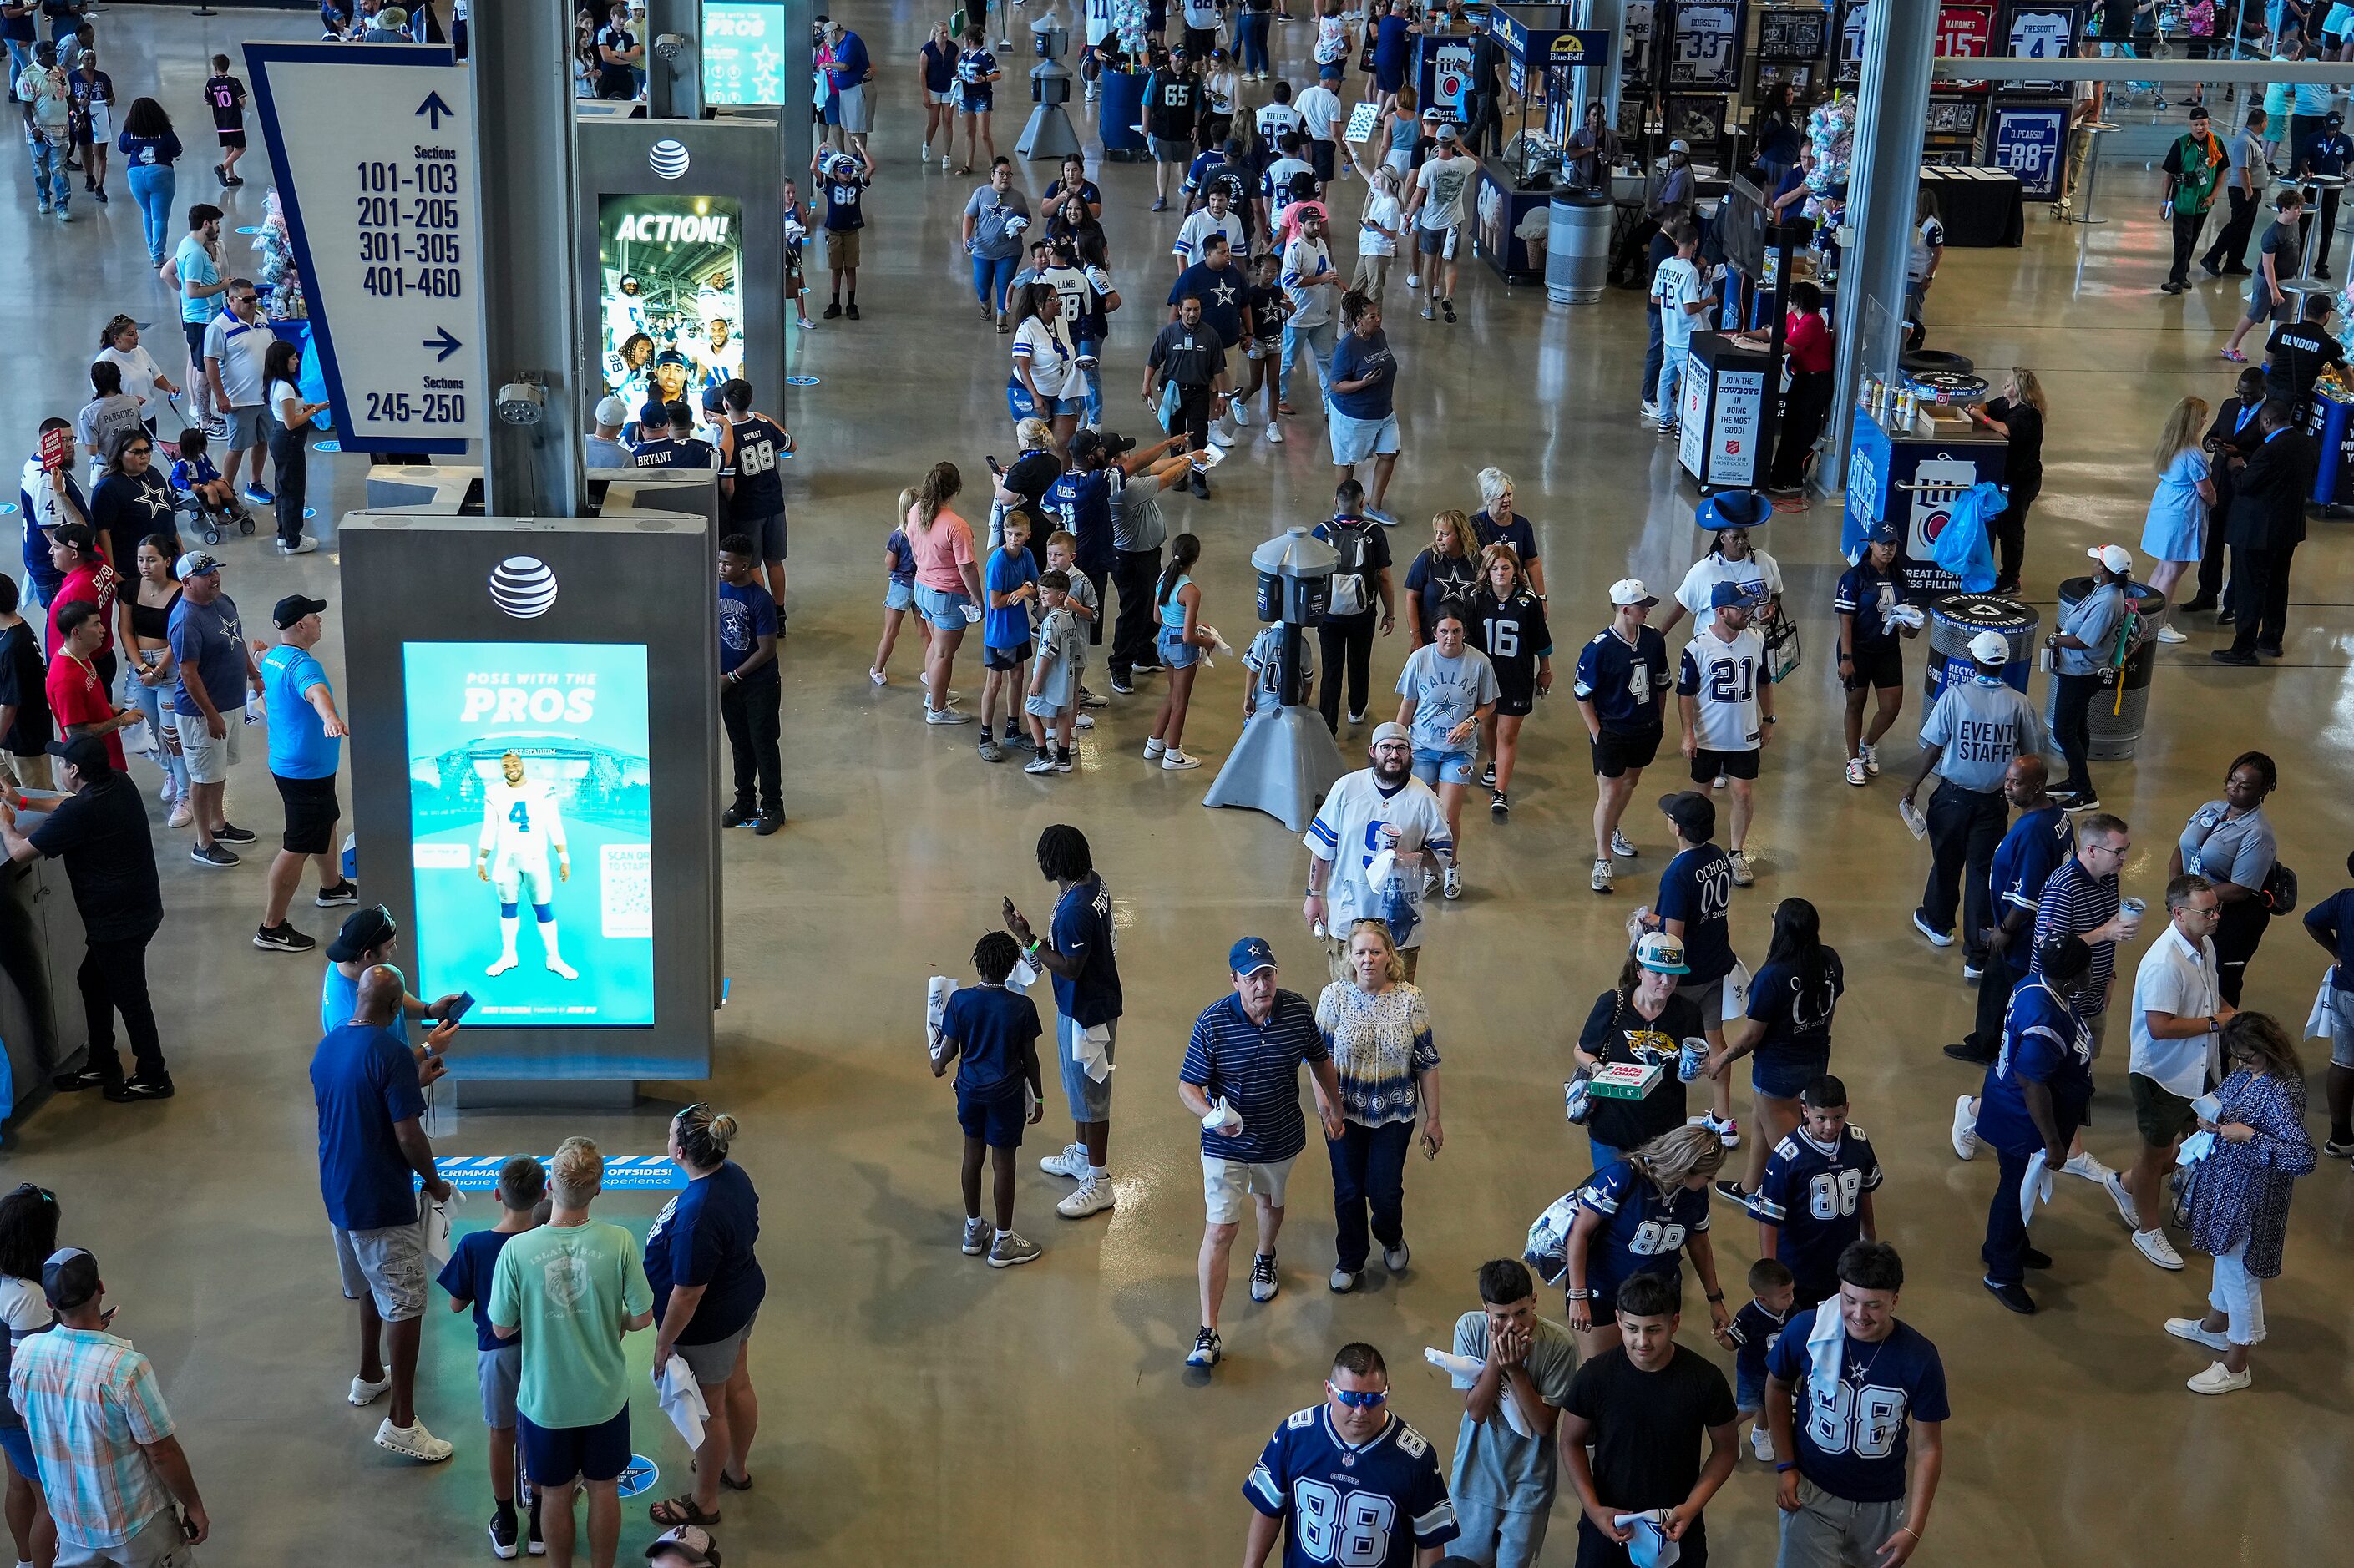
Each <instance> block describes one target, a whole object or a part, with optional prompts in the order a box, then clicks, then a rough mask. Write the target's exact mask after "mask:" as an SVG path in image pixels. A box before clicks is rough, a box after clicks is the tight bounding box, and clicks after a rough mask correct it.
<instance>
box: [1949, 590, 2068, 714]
mask: <svg viewBox="0 0 2354 1568" xmlns="http://www.w3.org/2000/svg"><path fill="white" fill-rule="evenodd" d="M2042 623H2043V618H2042V617H2041V616H2040V615H2038V614H2037V613H2036V612H2035V609H2034V608H2033V607H2032V606H2031V605H2024V604H2021V603H2020V602H2019V601H2018V600H2017V599H2005V598H2003V597H2002V596H2000V595H1999V594H1991V593H1956V594H1947V595H1946V597H1945V598H1943V599H1938V600H1936V601H1935V603H1933V604H1931V605H1930V606H1929V661H1928V668H1927V669H1926V670H1925V671H1924V672H1923V673H1922V676H1921V722H1922V723H1923V724H1926V723H1928V722H1929V714H1930V711H1931V710H1932V709H1934V708H1935V707H1936V705H1937V699H1938V697H1939V696H1940V695H1942V694H1944V692H1945V690H1946V683H1947V682H1949V681H1952V680H1954V679H1956V678H1959V677H1967V675H1968V674H1969V673H1970V672H1971V670H1972V669H1973V668H1974V667H1975V664H1974V662H1973V661H1972V660H1971V658H1970V639H1971V638H1973V637H1976V636H1977V635H1978V633H1979V632H1981V631H1994V632H1999V633H2000V634H2001V635H2002V640H2003V641H2005V642H2007V643H2009V645H2010V651H2009V654H2008V655H2007V656H2006V657H2005V659H2004V661H2003V666H2002V678H2003V680H2004V682H2005V683H2007V684H2009V685H2010V686H2011V687H2013V688H2015V689H2016V690H2018V691H2020V692H2021V693H2024V692H2025V691H2026V690H2027V677H2028V673H2029V672H2030V671H2031V670H2032V669H2034V667H2035V642H2036V633H2037V630H2038V629H2039V628H2040V627H2041V625H2042Z"/></svg>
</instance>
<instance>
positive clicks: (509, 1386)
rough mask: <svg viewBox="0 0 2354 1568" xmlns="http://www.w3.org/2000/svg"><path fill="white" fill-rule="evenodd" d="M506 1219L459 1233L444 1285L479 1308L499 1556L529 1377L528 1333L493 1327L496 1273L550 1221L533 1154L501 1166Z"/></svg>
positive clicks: (510, 1516)
mask: <svg viewBox="0 0 2354 1568" xmlns="http://www.w3.org/2000/svg"><path fill="white" fill-rule="evenodd" d="M498 1194H499V1223H498V1224H495V1225H493V1226H492V1227H491V1228H490V1229H489V1230H486V1231H473V1232H471V1233H469V1234H466V1235H463V1236H461V1237H459V1238H458V1243H457V1245H455V1246H453V1247H451V1249H450V1261H449V1262H448V1263H446V1264H444V1265H442V1266H441V1275H440V1286H441V1288H442V1289H444V1290H446V1291H448V1292H449V1293H450V1310H451V1311H452V1312H463V1311H465V1310H467V1309H468V1308H472V1310H473V1314H474V1381H475V1383H477V1384H478V1385H480V1387H481V1389H482V1424H483V1425H485V1426H488V1427H489V1428H490V1429H491V1499H492V1501H493V1504H495V1505H496V1507H495V1511H494V1512H493V1515H492V1517H491V1541H492V1542H493V1544H494V1545H495V1546H497V1547H498V1548H499V1551H500V1555H501V1556H504V1557H512V1556H514V1552H515V1511H514V1490H515V1463H516V1459H515V1455H516V1450H515V1384H516V1383H517V1381H518V1380H519V1379H521V1377H522V1376H523V1340H522V1338H521V1336H516V1337H514V1338H513V1339H505V1340H502V1339H500V1338H499V1337H498V1335H497V1334H496V1333H495V1332H493V1330H492V1328H491V1307H490V1302H491V1275H492V1274H493V1271H495V1270H496V1269H497V1267H498V1266H499V1254H500V1252H501V1251H503V1250H504V1248H505V1246H506V1245H507V1243H509V1242H511V1241H513V1240H514V1238H515V1237H517V1236H519V1235H521V1234H523V1233H524V1232H525V1231H529V1230H536V1229H538V1228H539V1227H540V1226H541V1225H542V1224H546V1221H547V1206H546V1197H547V1172H546V1171H543V1170H542V1169H540V1164H539V1161H538V1160H534V1159H533V1158H532V1157H531V1156H530V1155H528V1154H518V1155H516V1156H515V1157H514V1159H512V1160H508V1161H507V1162H506V1163H505V1164H504V1165H502V1166H500V1167H499V1186H498ZM528 1522H529V1529H530V1534H529V1536H528V1538H527V1539H528V1542H529V1547H528V1549H529V1550H530V1551H531V1552H533V1553H534V1554H536V1553H537V1552H539V1551H540V1550H541V1547H540V1537H539V1496H538V1494H537V1493H536V1492H535V1493H533V1494H532V1499H531V1508H530V1518H529V1521H528Z"/></svg>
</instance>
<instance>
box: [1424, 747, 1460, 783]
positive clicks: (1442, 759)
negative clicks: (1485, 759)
mask: <svg viewBox="0 0 2354 1568" xmlns="http://www.w3.org/2000/svg"><path fill="white" fill-rule="evenodd" d="M1471 761H1472V758H1471V753H1469V752H1468V751H1433V750H1432V749H1430V747H1426V746H1417V747H1415V748H1414V776H1415V777H1416V779H1421V780H1422V781H1423V782H1424V783H1426V784H1469V783H1470V782H1471Z"/></svg>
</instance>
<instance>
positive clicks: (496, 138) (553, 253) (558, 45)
mask: <svg viewBox="0 0 2354 1568" xmlns="http://www.w3.org/2000/svg"><path fill="white" fill-rule="evenodd" d="M468 46H469V47H468V50H467V52H468V54H469V56H470V57H471V64H472V70H473V75H474V124H475V132H476V134H477V135H478V136H479V137H480V138H481V142H480V147H479V151H480V154H481V156H480V163H481V166H482V186H481V189H482V255H481V256H480V257H479V258H476V259H475V260H474V265H475V267H476V270H477V273H478V275H479V277H480V279H481V283H480V287H481V288H482V327H483V334H482V335H483V347H484V357H485V360H486V364H487V366H488V369H489V371H490V382H491V385H492V387H494V388H496V387H504V386H507V385H508V384H510V383H514V382H531V383H535V384H536V385H537V386H538V387H540V389H541V391H542V393H543V395H544V401H543V402H542V404H541V406H540V408H539V410H538V415H539V417H538V418H537V420H536V421H535V422H531V423H517V422H512V421H510V420H509V419H508V418H504V414H503V413H502V412H501V411H493V415H492V417H491V420H490V437H489V440H488V441H487V442H486V443H485V448H486V450H485V453H484V461H483V475H484V484H483V510H484V511H485V512H486V513H487V514H489V515H491V516H493V517H580V516H585V515H587V514H588V505H587V500H588V483H587V475H586V472H585V471H584V468H583V458H584V453H583V449H582V445H581V439H580V438H581V435H582V433H583V432H582V424H583V421H585V420H586V419H587V418H588V409H587V408H584V407H583V406H582V399H583V398H584V397H587V395H588V386H589V383H588V380H587V379H585V378H584V377H583V376H581V374H580V360H579V344H580V333H579V330H578V322H579V316H580V293H579V273H580V268H579V259H578V256H576V255H575V254H574V252H573V247H574V245H575V243H576V242H577V241H576V238H575V236H576V235H577V233H578V228H577V223H576V214H575V208H576V207H578V203H579V185H580V179H579V169H578V162H577V160H576V158H575V156H574V153H573V144H572V136H573V125H572V119H573V101H572V66H571V49H572V11H571V6H570V5H568V4H567V3H566V0H496V3H495V4H493V5H477V6H475V7H474V13H473V17H472V24H471V26H470V27H469V31H468ZM501 403H502V408H505V407H507V406H508V405H507V404H506V401H505V400H504V399H502V400H501Z"/></svg>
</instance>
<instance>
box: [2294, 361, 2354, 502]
mask: <svg viewBox="0 0 2354 1568" xmlns="http://www.w3.org/2000/svg"><path fill="white" fill-rule="evenodd" d="M2305 428H2306V431H2307V432H2308V433H2309V434H2310V435H2311V436H2312V437H2313V439H2314V440H2315V441H2316V442H2317V444H2318V445H2319V446H2320V448H2321V462H2320V465H2319V466H2318V467H2317V468H2316V469H2315V470H2314V471H2313V499H2314V502H2315V503H2316V504H2317V505H2319V506H2322V507H2325V508H2331V509H2334V508H2336V507H2337V506H2338V504H2339V502H2338V496H2339V495H2340V494H2341V493H2344V492H2346V491H2348V490H2349V489H2354V484H2349V470H2354V450H2349V445H2354V400H2349V399H2347V398H2341V397H2334V396H2332V395H2331V394H2329V393H2327V392H2325V391H2323V390H2322V389H2321V388H2320V387H2315V388H2314V390H2313V397H2312V399H2311V401H2310V402H2308V403H2307V404H2306V411H2305Z"/></svg>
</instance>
